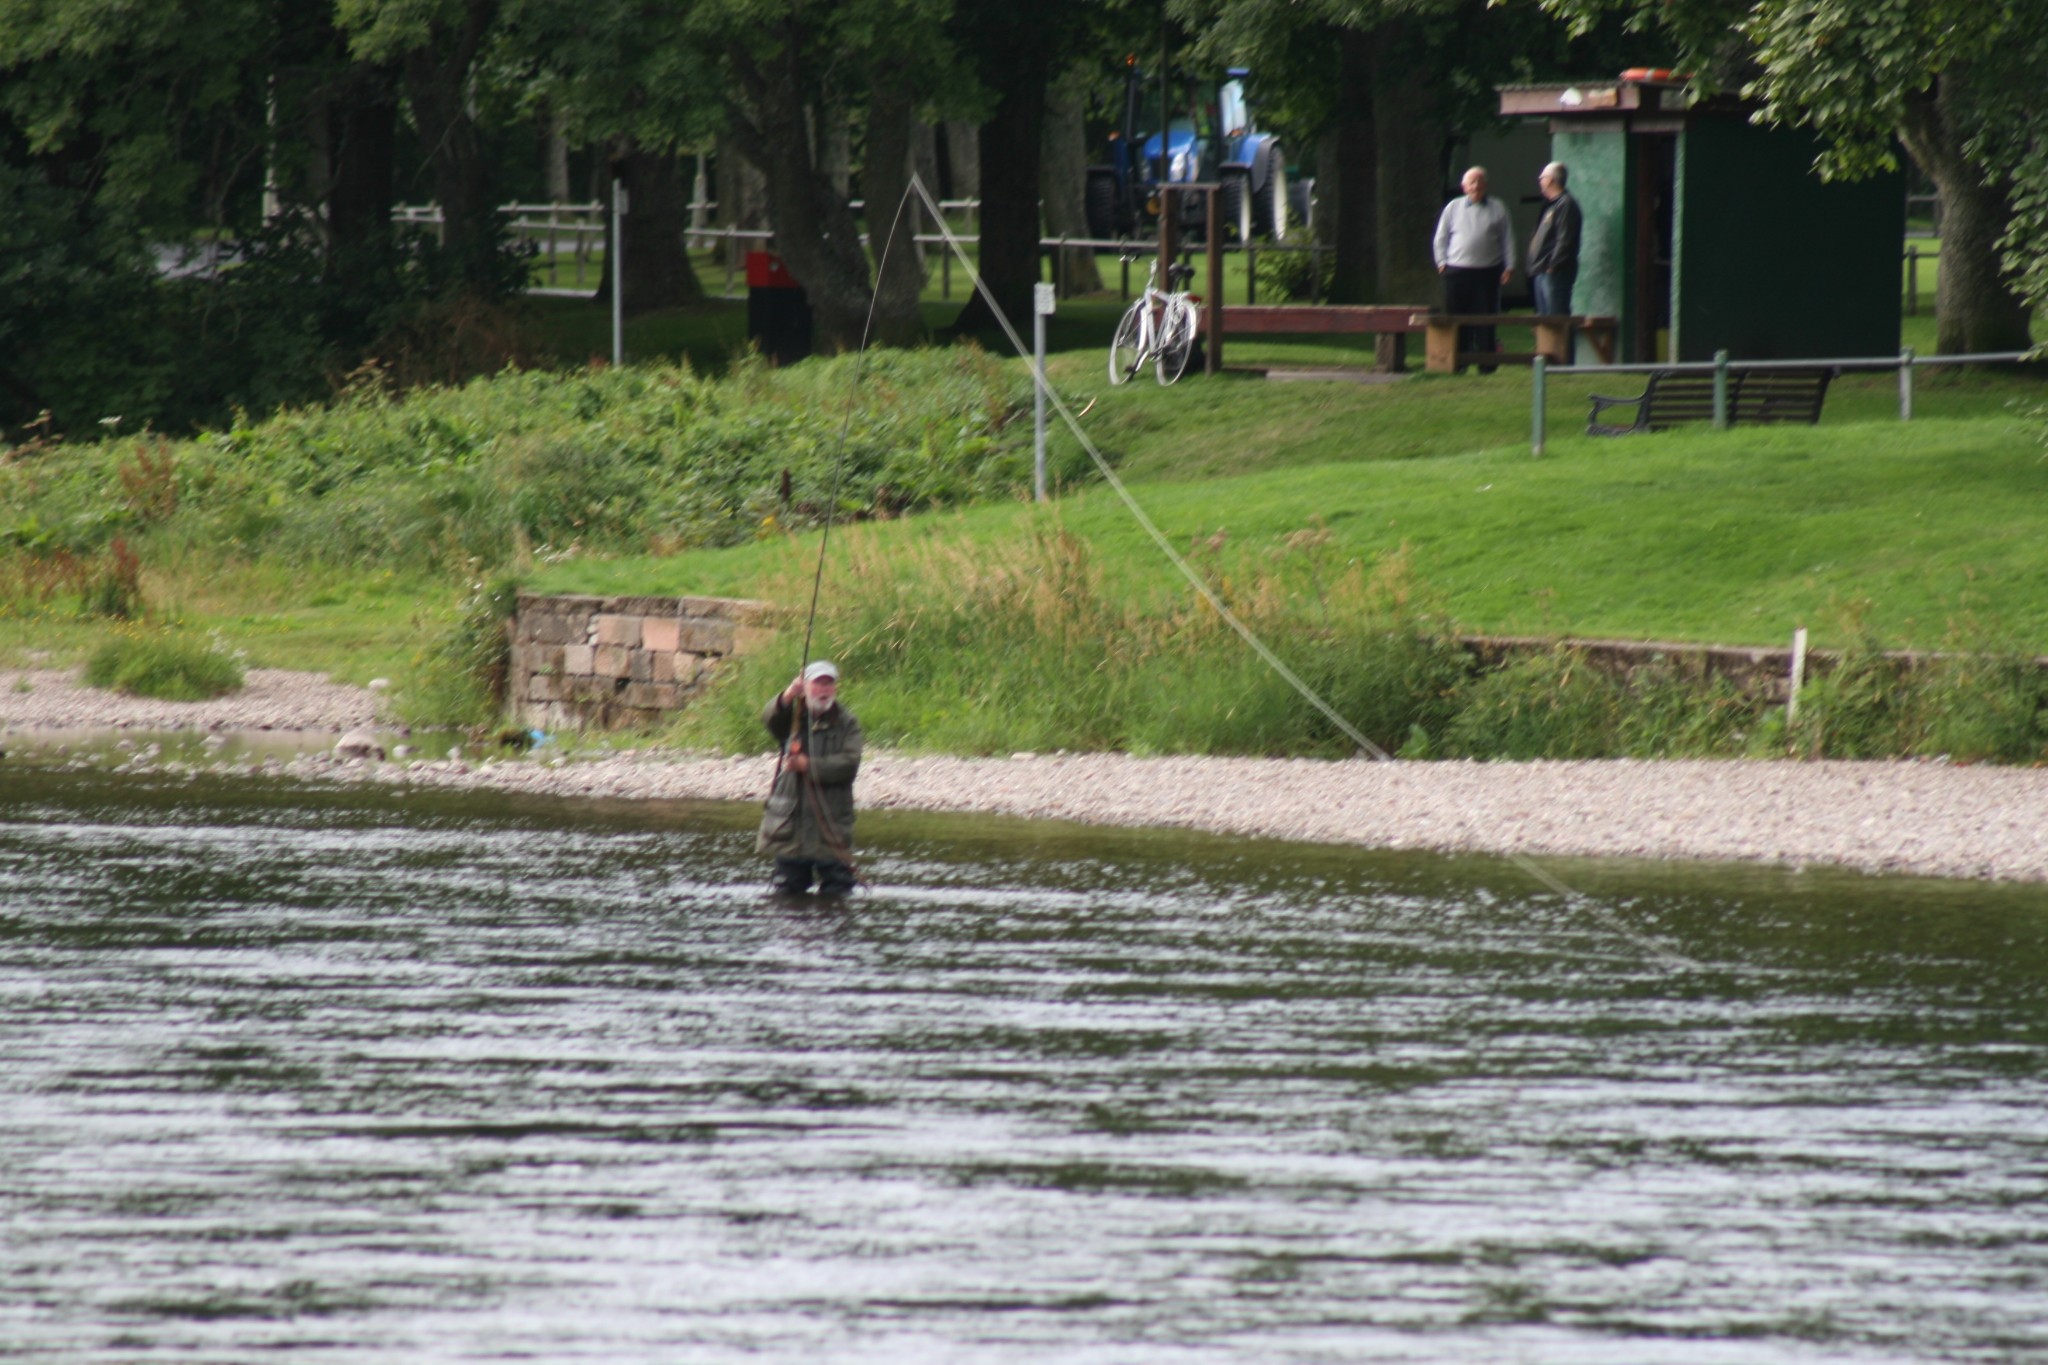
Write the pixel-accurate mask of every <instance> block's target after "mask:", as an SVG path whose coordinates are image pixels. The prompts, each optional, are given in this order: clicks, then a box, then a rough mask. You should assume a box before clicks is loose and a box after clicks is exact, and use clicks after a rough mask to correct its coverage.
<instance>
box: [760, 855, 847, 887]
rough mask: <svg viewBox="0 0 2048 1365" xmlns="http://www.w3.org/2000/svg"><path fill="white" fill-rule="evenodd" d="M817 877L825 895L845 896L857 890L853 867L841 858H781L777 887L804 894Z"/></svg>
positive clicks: (778, 862)
mask: <svg viewBox="0 0 2048 1365" xmlns="http://www.w3.org/2000/svg"><path fill="white" fill-rule="evenodd" d="M813 878H816V879H817V883H818V894H819V895H821V896H843V895H845V894H846V893H847V892H849V891H851V890H853V869H852V868H850V867H848V866H847V865H846V864H845V863H842V862H840V861H839V860H838V859H837V858H818V859H815V860H813V859H810V858H777V859H776V860H775V889H776V890H777V891H780V892H782V893H783V894H784V895H787V896H801V895H803V894H804V892H806V891H808V890H810V889H811V881H812V879H813Z"/></svg>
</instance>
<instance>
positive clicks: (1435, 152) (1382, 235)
mask: <svg viewBox="0 0 2048 1365" xmlns="http://www.w3.org/2000/svg"><path fill="white" fill-rule="evenodd" d="M1430 57H1431V54H1430V53H1429V51H1428V50H1427V48H1426V46H1425V45H1424V42H1423V41H1422V40H1421V39H1420V37H1419V35H1417V34H1416V33H1415V32H1414V31H1413V29H1412V27H1411V26H1410V25H1409V24H1407V23H1405V22H1402V21H1399V20H1397V21H1395V22H1394V23H1391V24H1387V25H1385V26H1383V27H1382V29H1381V31H1380V33H1379V35H1378V41H1377V42H1376V43H1375V44H1374V45H1373V79H1372V105H1373V133H1374V136H1375V138H1376V140H1377V142H1378V144H1379V155H1378V158H1377V161H1376V167H1377V170H1378V175H1379V193H1378V194H1377V195H1375V196H1374V204H1373V209H1374V213H1375V214H1376V218H1375V221H1374V231H1375V234H1376V235H1377V237H1378V238H1379V272H1378V276H1377V279H1376V280H1375V285H1376V288H1377V291H1378V294H1377V296H1378V298H1379V299H1380V300H1381V301H1382V302H1386V303H1420V304H1432V303H1434V302H1435V301H1436V297H1437V289H1438V284H1437V273H1436V259H1435V254H1434V252H1433V251H1432V249H1431V247H1430V238H1431V236H1432V235H1433V234H1434V233H1435V231H1436V220H1437V215H1438V214H1439V213H1441V212H1442V211H1443V205H1444V166H1443V158H1444V145H1445V142H1446V140H1447V139H1448V137H1449V128H1448V125H1447V124H1446V123H1445V120H1444V116H1443V114H1442V112H1441V106H1440V105H1439V104H1438V101H1437V78H1436V76H1435V75H1434V73H1433V71H1432V69H1431V64H1430Z"/></svg>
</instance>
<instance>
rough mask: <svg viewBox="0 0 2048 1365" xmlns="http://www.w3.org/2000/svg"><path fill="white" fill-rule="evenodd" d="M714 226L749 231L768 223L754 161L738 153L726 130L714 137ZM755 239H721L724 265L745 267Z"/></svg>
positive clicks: (764, 194)
mask: <svg viewBox="0 0 2048 1365" xmlns="http://www.w3.org/2000/svg"><path fill="white" fill-rule="evenodd" d="M716 155H717V162H718V226H719V227H721V228H723V229H725V230H727V231H729V232H730V231H741V232H753V231H756V230H758V229H760V228H763V227H766V226H767V224H768V187H767V185H766V183H764V182H763V180H762V179H761V172H760V171H759V170H758V169H757V168H756V167H755V166H754V163H753V162H751V161H749V160H747V159H746V157H744V156H742V155H741V154H740V149H739V144H738V143H737V142H736V141H734V140H733V137H732V135H731V134H730V133H721V134H719V136H718V150H717V153H716ZM759 246H760V243H759V242H756V241H754V240H752V239H750V238H746V237H727V238H726V239H725V253H726V255H725V268H726V270H727V271H728V272H737V271H741V270H744V269H746V266H747V253H748V252H749V251H753V250H756V249H758V248H759Z"/></svg>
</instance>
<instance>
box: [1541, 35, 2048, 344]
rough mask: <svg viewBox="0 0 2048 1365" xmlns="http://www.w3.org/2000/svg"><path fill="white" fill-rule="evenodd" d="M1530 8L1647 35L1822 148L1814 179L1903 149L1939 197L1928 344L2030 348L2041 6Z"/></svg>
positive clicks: (2044, 294) (2039, 191)
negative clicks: (1623, 19) (1935, 322)
mask: <svg viewBox="0 0 2048 1365" xmlns="http://www.w3.org/2000/svg"><path fill="white" fill-rule="evenodd" d="M1540 3H1542V5H1543V6H1544V7H1545V8H1546V9H1548V10H1550V11H1552V12H1553V13H1556V14H1560V15H1563V16H1565V17H1567V18H1568V19H1569V20H1570V21H1571V22H1572V23H1573V25H1574V26H1576V27H1581V28H1582V27H1584V26H1586V25H1587V24H1590V23H1592V22H1594V21H1595V20H1597V19H1599V18H1600V17H1602V16H1604V15H1607V14H1610V13H1614V12H1621V13H1625V14H1626V15H1627V16H1628V17H1629V19H1630V21H1631V22H1632V23H1633V24H1635V25H1636V26H1638V27H1639V28H1643V29H1650V28H1656V29H1657V30H1659V31H1661V32H1662V33H1663V34H1664V35H1665V36H1666V37H1668V38H1669V39H1670V40H1671V41H1672V42H1673V43H1674V44H1675V45H1676V46H1677V48H1678V52H1679V57H1680V60H1681V62H1682V63H1683V64H1684V65H1685V66H1686V67H1687V68H1688V69H1690V70H1692V71H1693V72H1694V73H1695V78H1696V81H1697V82H1698V84H1699V86H1700V87H1701V88H1704V89H1712V88H1716V87H1721V88H1734V89H1739V90H1742V91H1743V92H1744V93H1747V94H1750V95H1752V96H1754V97H1756V98H1758V99H1760V100H1761V101H1762V102H1763V114H1764V116H1765V117H1766V118H1769V119H1773V120H1776V121H1780V122H1785V123H1790V124H1796V125H1800V126H1805V127H1810V128H1812V129H1814V130H1815V131H1816V132H1818V133H1820V134H1821V135H1822V136H1823V137H1824V138H1826V139H1827V141H1828V144H1829V148H1828V150H1827V151H1826V152H1825V153H1824V154H1823V155H1822V157H1821V159H1820V163H1819V166H1818V169H1819V171H1820V173H1821V174H1822V175H1824V176H1828V177H1854V176H1856V175H1859V174H1864V173H1867V172H1869V171H1871V170H1873V169H1877V168H1883V167H1890V166H1892V165H1895V164H1896V153H1895V151H1894V148H1895V146H1896V145H1898V144H1903V145H1904V146H1905V148H1906V151H1907V152H1908V153H1909V154H1910V155H1911V156H1912V158H1913V161H1914V162H1915V163H1916V164H1917V165H1918V166H1919V167H1920V169H1921V170H1922V171H1923V172H1925V173H1926V175H1927V176H1928V178H1929V179H1931V180H1932V181H1933V182H1934V186H1935V189H1936V191H1937V193H1938V194H1939V196H1940V200H1941V209H1942V269H1941V281H1940V284H1939V286H1938V291H1939V292H1938V294H1937V308H1938V313H1939V331H1938V337H1939V340H1938V343H1937V344H1938V347H1939V349H1940V350H1942V351H1944V352H1951V353H1953V352H1962V351H1978V350H2014V349H2023V348H2025V347H2027V346H2028V345H2030V344H2031V337H2030V334H2029V327H2028V323H2029V318H2030V315H2031V313H2032V311H2033V309H2034V308H2036V307H2039V306H2040V305H2041V304H2042V303H2043V302H2048V101H2043V100H2042V99H2041V90H2042V78H2041V72H2042V71H2043V70H2044V69H2048V0H1998V2H1997V3H1989V2H1988V0H1886V2H1885V3H1869V2H1868V0H1540ZM1894 139H1896V142H1895V141H1894Z"/></svg>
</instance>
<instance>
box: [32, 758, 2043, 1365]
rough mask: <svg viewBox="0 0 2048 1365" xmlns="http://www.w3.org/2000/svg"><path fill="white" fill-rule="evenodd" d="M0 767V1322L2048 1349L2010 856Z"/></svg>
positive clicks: (1285, 1353)
mask: <svg viewBox="0 0 2048 1365" xmlns="http://www.w3.org/2000/svg"><path fill="white" fill-rule="evenodd" d="M751 818H752V813H751V812H749V811H746V810H743V809H739V808H735V807H730V806H713V805H676V804H627V803H619V804H592V803H581V804H570V803H564V802H551V801H536V800H515V799H512V798H505V797H495V796H476V795H466V796H455V795H445V794H433V793H423V792H415V793H410V794H408V793H406V792H404V791H401V790H389V791H364V790H360V789H349V790H345V791H336V790H328V789H322V788H313V787H300V786H290V785H285V784H282V783H267V782H265V781H263V780H261V779H256V778H250V777H242V778H238V779H229V778H225V777H218V778H217V777H201V778H183V779H177V780H173V779H171V778H169V777H163V776H150V775H147V774H144V775H126V776H123V775H109V774H106V773H78V772H68V771H59V770H56V769H38V768H34V767H23V766H22V765H20V764H19V763H16V764H14V765H12V766H9V767H5V768H0V898H4V905H0V1211H4V1217H5V1227H6V1231H5V1243H4V1248H5V1249H4V1252H0V1357H5V1356H9V1355H10V1354H19V1355H20V1356H23V1357H26V1358H34V1359H39V1360H40V1359H52V1360H66V1361H70V1360H79V1361H88V1360H90V1361H131V1360H144V1359H147V1360H256V1359H264V1360H274V1359H288V1360H291V1361H294V1362H298V1361H405V1362H408V1363H409V1365H410V1363H412V1362H427V1361H456V1360H461V1361H474V1360H497V1359H538V1360H547V1361H569V1360H605V1361H679V1360H689V1361H750V1362H760V1361H769V1362H774V1361H805V1362H812V1361H836V1360H887V1361H890V1362H910V1361H932V1362H941V1361H943V1362H955V1361H1031V1362H1041V1361H1060V1362H1097V1361H1100V1362H1112V1361H1113V1362H1119V1363H1121V1362H1150V1361H1180V1360H1189V1361H1204V1362H1206V1361H1229V1362H1238V1361H1243V1362H1253V1361H1257V1362H1268V1361H1323V1360H1329V1361H1338V1360H1343V1361H1353V1360H1368V1361H1429V1362H1442V1361H1473V1362H1479V1361H1486V1362H1495V1361H1503V1360H1512V1361H1532V1362H1551V1361H1555V1362H1587V1361H1595V1362H1597V1361H1617V1362H1619V1361H1628V1362H1638V1361H1686V1362H1695V1361H1708V1362H1716V1361H1731V1362H1732V1361H1740V1362H1745V1363H1748V1362H1769V1361H1819V1360H1827V1361H1842V1360H1854V1361H1864V1360H1869V1361H1909V1360H1910V1361H1926V1360H1985V1361H1991V1360H1998V1361H2003V1360H2017V1359H2022V1358H2030V1357H2032V1358H2038V1357H2040V1356H2041V1355H2042V1354H2043V1353H2048V1213H2044V1210H2048V1120H2044V1115H2043V1099H2044V1089H2043V1081H2044V1056H2048V1051H2044V1049H2048V891H2044V890H2042V889H2039V888H1998V887H1986V886H1977V885H1960V884H1943V883H1935V882H1926V881H1903V880H1884V879H1874V878H1866V877H1857V876H1851V875H1847V874H1838V873H1832V872H1818V871H1807V872H1793V871H1787V870H1775V869H1742V868H1725V867H1714V868H1698V867H1677V866H1664V865H1649V864H1614V863H1593V862H1582V863H1550V864H1547V865H1546V866H1547V867H1548V869H1549V870H1550V871H1551V872H1553V873H1554V874H1555V875H1557V876H1559V877H1562V878H1563V879H1564V880H1565V881H1567V882H1569V883H1571V884H1572V885H1574V886H1576V887H1578V888H1579V889H1580V891H1581V893H1582V894H1581V895H1580V896H1579V897H1577V898H1575V899H1566V898H1563V897H1560V896H1557V895H1554V894H1552V893H1550V892H1546V891H1544V890H1543V889H1542V888H1541V887H1538V886H1536V885H1533V884H1532V883H1531V882H1530V880H1529V878H1528V877H1527V876H1526V875H1525V874H1523V873H1522V872H1520V871H1518V870H1517V869H1515V868H1514V867H1512V866H1509V865H1507V864H1505V863H1498V862H1494V861H1490V860H1484V859H1446V858H1439V857H1433V856H1421V855H1401V854H1382V853H1370V852H1362V851H1359V850H1353V849H1334V848H1322V847H1302V846H1296V845H1288V844H1278V843H1265V842H1258V841H1252V840H1232V839H1221V838H1209V837H1200V836H1193V835H1185V834H1178V833H1174V834H1162V833H1147V832H1105V831H1099V830H1082V829H1076V828H1071V827H1066V826H1043V825H1032V824H1026V823H1022V822H991V821H986V820H969V819H964V818H950V817H932V816H911V815H893V814H888V813H870V814H868V815H865V816H864V817H863V830H862V832H863V835H864V838H865V840H866V844H867V847H868V850H869V859H868V864H867V868H866V871H867V874H868V876H869V877H870V878H871V879H872V882H873V885H872V887H871V888H870V889H869V890H867V891H865V892H863V893H862V894H861V895H860V896H859V897H857V898H856V899H855V900H854V901H853V902H852V903H851V904H849V905H846V906H844V907H837V908H835V907H829V906H820V905H811V904H778V903H775V902H772V901H770V900H768V899H766V898H765V897H764V896H763V894H762V892H761V889H760V888H761V884H762V876H761V871H762V869H761V868H760V866H759V865H758V863H757V861H756V859H755V858H754V856H753V853H752V838H751V832H750V824H751Z"/></svg>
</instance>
